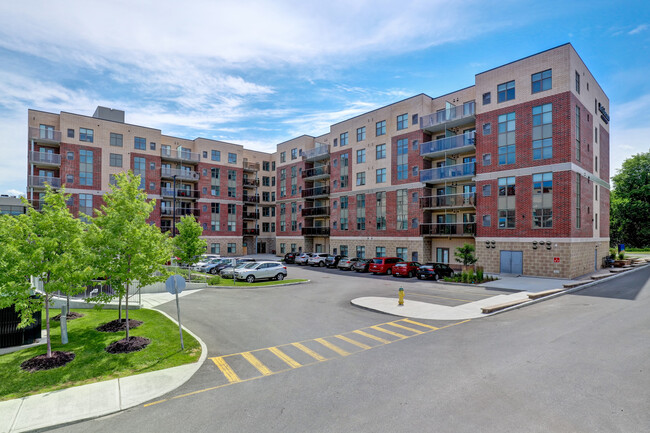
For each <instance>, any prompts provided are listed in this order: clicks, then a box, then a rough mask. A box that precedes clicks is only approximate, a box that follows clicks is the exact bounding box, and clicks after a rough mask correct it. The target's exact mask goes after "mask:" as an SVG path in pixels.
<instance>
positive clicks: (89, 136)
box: [79, 128, 95, 143]
mask: <svg viewBox="0 0 650 433" xmlns="http://www.w3.org/2000/svg"><path fill="white" fill-rule="evenodd" d="M94 135H95V131H93V130H92V129H88V128H79V141H87V142H88V143H92V142H93V138H94Z"/></svg>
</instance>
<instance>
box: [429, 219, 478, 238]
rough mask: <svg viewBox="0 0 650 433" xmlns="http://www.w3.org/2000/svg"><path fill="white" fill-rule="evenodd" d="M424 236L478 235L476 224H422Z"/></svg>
mask: <svg viewBox="0 0 650 433" xmlns="http://www.w3.org/2000/svg"><path fill="white" fill-rule="evenodd" d="M420 235H422V236H459V237H468V236H475V235H476V223H475V222H473V223H421V224H420Z"/></svg>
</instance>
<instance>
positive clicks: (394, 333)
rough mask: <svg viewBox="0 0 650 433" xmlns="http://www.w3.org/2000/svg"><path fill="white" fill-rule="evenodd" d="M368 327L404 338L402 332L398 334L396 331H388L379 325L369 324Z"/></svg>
mask: <svg viewBox="0 0 650 433" xmlns="http://www.w3.org/2000/svg"><path fill="white" fill-rule="evenodd" d="M384 325H386V323H384ZM370 328H371V329H374V330H375V331H379V332H383V333H385V334H390V335H392V336H394V337H397V338H406V335H404V334H398V333H397V332H393V331H389V330H387V329H383V328H380V327H379V326H371V327H370Z"/></svg>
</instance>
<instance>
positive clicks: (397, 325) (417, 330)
mask: <svg viewBox="0 0 650 433" xmlns="http://www.w3.org/2000/svg"><path fill="white" fill-rule="evenodd" d="M387 325H390V326H396V327H398V328H402V329H406V330H407V331H411V332H415V333H416V334H424V331H420V330H419V329H415V328H409V327H408V326H404V325H400V324H399V323H395V322H392V323H387Z"/></svg>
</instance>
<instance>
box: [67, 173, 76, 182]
mask: <svg viewBox="0 0 650 433" xmlns="http://www.w3.org/2000/svg"><path fill="white" fill-rule="evenodd" d="M65 182H66V183H74V176H73V175H71V174H66V175H65Z"/></svg>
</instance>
